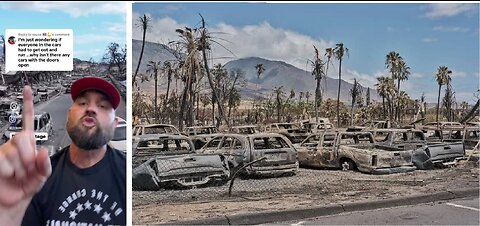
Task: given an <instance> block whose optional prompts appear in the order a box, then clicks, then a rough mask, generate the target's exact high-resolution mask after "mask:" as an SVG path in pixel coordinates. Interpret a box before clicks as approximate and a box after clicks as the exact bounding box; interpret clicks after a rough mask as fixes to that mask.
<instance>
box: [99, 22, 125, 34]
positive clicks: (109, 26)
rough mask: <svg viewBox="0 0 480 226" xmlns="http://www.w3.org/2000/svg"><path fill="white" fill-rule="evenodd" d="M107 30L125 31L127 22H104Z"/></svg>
mask: <svg viewBox="0 0 480 226" xmlns="http://www.w3.org/2000/svg"><path fill="white" fill-rule="evenodd" d="M104 24H105V26H106V28H107V30H108V31H111V32H125V30H126V28H125V23H112V22H105V23H104Z"/></svg>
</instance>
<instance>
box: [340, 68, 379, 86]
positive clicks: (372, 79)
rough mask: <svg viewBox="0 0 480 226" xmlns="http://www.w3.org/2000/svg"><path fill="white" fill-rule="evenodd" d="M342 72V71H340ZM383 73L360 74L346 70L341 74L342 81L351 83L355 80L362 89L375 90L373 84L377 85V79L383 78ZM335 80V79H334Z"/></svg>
mask: <svg viewBox="0 0 480 226" xmlns="http://www.w3.org/2000/svg"><path fill="white" fill-rule="evenodd" d="M342 71H343V70H342ZM384 75H385V73H384V72H376V73H375V74H373V75H369V74H365V73H360V72H358V71H355V70H350V69H346V70H345V72H344V73H342V79H343V80H345V81H347V82H350V83H353V79H354V78H356V79H357V81H358V82H359V83H360V84H361V85H362V86H364V87H370V88H373V89H374V88H375V84H376V83H377V77H380V76H384ZM334 78H335V77H334Z"/></svg>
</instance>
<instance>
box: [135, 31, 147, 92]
mask: <svg viewBox="0 0 480 226" xmlns="http://www.w3.org/2000/svg"><path fill="white" fill-rule="evenodd" d="M146 34H147V29H143V37H142V50H141V51H140V57H139V59H138V64H137V69H135V74H134V75H133V79H132V82H133V84H135V79H136V78H137V73H138V69H139V68H140V64H141V63H142V57H143V49H144V48H145V35H146Z"/></svg>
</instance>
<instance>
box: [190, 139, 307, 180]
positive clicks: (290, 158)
mask: <svg viewBox="0 0 480 226" xmlns="http://www.w3.org/2000/svg"><path fill="white" fill-rule="evenodd" d="M197 152H198V153H204V154H207V153H208V154H222V155H224V156H226V158H227V160H228V164H229V167H230V168H231V171H232V172H235V171H237V170H239V169H241V168H242V167H243V166H245V165H246V164H248V163H250V162H252V161H255V160H258V159H260V158H263V157H264V158H265V159H264V160H261V161H258V162H256V163H253V164H252V165H249V166H247V167H245V168H244V169H242V170H241V171H240V172H239V173H240V174H242V175H259V176H262V175H265V176H281V175H284V174H287V175H288V174H295V173H296V171H297V170H298V161H297V153H296V151H295V148H293V145H292V143H291V142H290V141H289V140H288V139H287V138H286V137H285V136H283V135H281V134H277V133H256V134H250V135H243V134H222V135H219V136H216V137H214V138H212V139H211V140H210V141H209V142H207V143H206V144H205V146H203V148H201V149H200V150H197Z"/></svg>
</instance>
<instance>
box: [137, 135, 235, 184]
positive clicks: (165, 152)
mask: <svg viewBox="0 0 480 226" xmlns="http://www.w3.org/2000/svg"><path fill="white" fill-rule="evenodd" d="M133 150H134V152H133V172H132V178H133V179H132V185H133V188H134V190H159V189H162V188H163V189H181V188H194V187H203V186H209V185H223V184H225V183H226V182H227V181H228V178H229V177H230V171H229V168H228V163H227V162H226V160H225V158H224V157H223V156H221V155H208V154H197V153H195V152H194V150H195V148H194V146H193V143H192V141H191V140H190V139H189V138H188V137H186V136H183V135H171V134H162V135H158V134H148V135H141V136H140V139H139V140H138V142H136V143H134V145H133Z"/></svg>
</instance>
